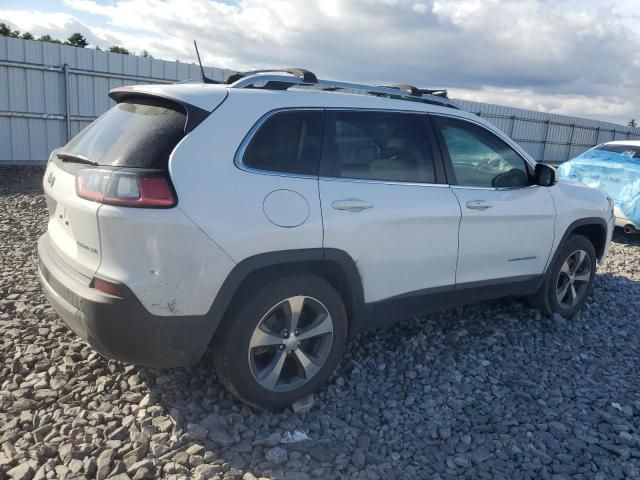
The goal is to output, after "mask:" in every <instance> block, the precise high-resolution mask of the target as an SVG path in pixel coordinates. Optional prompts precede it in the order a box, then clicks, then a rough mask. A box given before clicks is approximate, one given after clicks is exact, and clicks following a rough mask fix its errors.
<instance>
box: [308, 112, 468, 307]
mask: <svg viewBox="0 0 640 480" xmlns="http://www.w3.org/2000/svg"><path fill="white" fill-rule="evenodd" d="M429 122H430V120H429V118H428V116H427V115H423V114H416V113H409V112H405V113H403V112H385V111H367V110H363V111H349V110H336V111H327V113H326V117H325V135H326V137H325V144H324V145H325V146H324V147H323V150H324V152H323V166H322V167H321V168H322V169H321V176H320V180H319V185H320V197H321V204H322V207H321V208H322V217H323V226H324V243H323V244H324V247H325V248H336V249H340V250H343V251H346V253H348V254H349V255H350V256H351V257H352V258H353V260H354V261H355V263H356V265H357V268H358V270H359V273H360V277H361V279H362V283H363V289H364V297H365V302H377V301H380V300H384V299H388V298H390V297H394V296H398V295H403V294H407V293H410V292H418V291H424V290H426V289H432V288H435V287H442V286H451V287H453V286H454V282H455V268H456V260H457V251H458V224H459V221H460V207H459V205H458V201H457V200H456V197H455V195H454V194H453V193H452V192H451V190H450V189H449V187H448V186H447V185H446V184H444V183H443V178H444V170H443V167H442V163H441V160H440V158H439V156H438V155H437V150H436V149H435V148H434V147H435V139H434V137H433V132H432V131H431V128H430V125H429ZM438 162H440V163H438Z"/></svg>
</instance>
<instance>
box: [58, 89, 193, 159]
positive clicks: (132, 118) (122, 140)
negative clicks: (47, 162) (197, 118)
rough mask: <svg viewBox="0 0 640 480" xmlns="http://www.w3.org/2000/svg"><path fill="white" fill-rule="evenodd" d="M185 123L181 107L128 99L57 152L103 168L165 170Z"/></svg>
mask: <svg viewBox="0 0 640 480" xmlns="http://www.w3.org/2000/svg"><path fill="white" fill-rule="evenodd" d="M186 121H187V114H186V112H185V110H184V108H183V107H182V106H180V105H178V104H176V103H174V102H171V101H169V100H164V99H156V98H130V99H126V100H124V101H122V102H120V103H118V104H117V105H115V106H114V107H113V108H111V109H110V110H108V111H107V112H106V113H104V114H103V115H102V116H100V117H99V118H98V119H96V120H95V121H94V122H93V123H91V124H90V125H89V126H88V127H87V128H85V129H84V130H82V131H81V132H80V133H79V134H78V135H77V136H76V137H74V138H73V139H72V140H71V141H70V142H69V143H68V144H67V145H66V146H64V147H63V148H61V149H60V151H61V152H64V153H71V154H74V155H81V156H83V157H86V158H87V159H89V160H91V161H93V162H97V163H98V164H100V165H105V166H106V165H108V166H114V167H139V168H159V169H165V168H167V165H168V162H169V156H170V155H171V152H172V151H173V149H174V148H175V147H176V145H177V144H178V142H179V141H180V140H181V139H182V138H183V137H184V135H185V124H186Z"/></svg>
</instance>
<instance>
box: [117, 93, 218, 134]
mask: <svg viewBox="0 0 640 480" xmlns="http://www.w3.org/2000/svg"><path fill="white" fill-rule="evenodd" d="M109 96H110V97H111V98H112V99H113V100H115V101H116V102H117V103H120V102H122V101H124V100H129V99H132V98H149V99H158V100H164V101H167V102H170V103H173V104H175V105H179V106H180V107H182V109H183V110H184V111H185V113H186V114H187V121H186V123H185V125H184V133H189V132H191V131H192V130H193V129H194V128H196V127H197V126H198V125H199V124H200V123H201V122H202V121H203V120H204V119H205V118H207V117H208V116H209V114H210V113H211V111H208V110H205V109H204V108H201V107H198V106H196V105H193V104H191V103H188V102H185V101H184V100H182V99H180V98H176V97H174V96H169V95H164V94H163V93H162V92H161V91H158V92H154V91H144V90H142V89H139V88H136V87H135V86H130V87H118V88H114V89H113V90H111V91H110V92H109ZM226 96H227V94H226V92H225V95H224V98H223V99H222V101H224V99H225V98H226ZM220 103H222V102H220ZM220 103H218V105H219V104H220ZM216 107H217V105H216ZM213 110H215V108H214V109H213ZM213 110H212V111H213Z"/></svg>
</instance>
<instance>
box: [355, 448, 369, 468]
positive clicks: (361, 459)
mask: <svg viewBox="0 0 640 480" xmlns="http://www.w3.org/2000/svg"><path fill="white" fill-rule="evenodd" d="M351 463H353V466H354V467H356V468H357V469H358V470H361V469H363V468H364V466H365V465H366V463H367V459H366V457H365V455H364V453H363V452H362V450H356V451H355V452H353V455H352V456H351Z"/></svg>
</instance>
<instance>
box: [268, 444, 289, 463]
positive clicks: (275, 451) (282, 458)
mask: <svg viewBox="0 0 640 480" xmlns="http://www.w3.org/2000/svg"><path fill="white" fill-rule="evenodd" d="M265 457H266V459H267V460H269V461H270V462H271V463H275V464H276V465H282V464H283V463H284V462H286V461H287V458H288V455H287V451H286V450H285V449H284V448H282V447H273V448H270V449H269V450H267V452H266V453H265Z"/></svg>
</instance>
